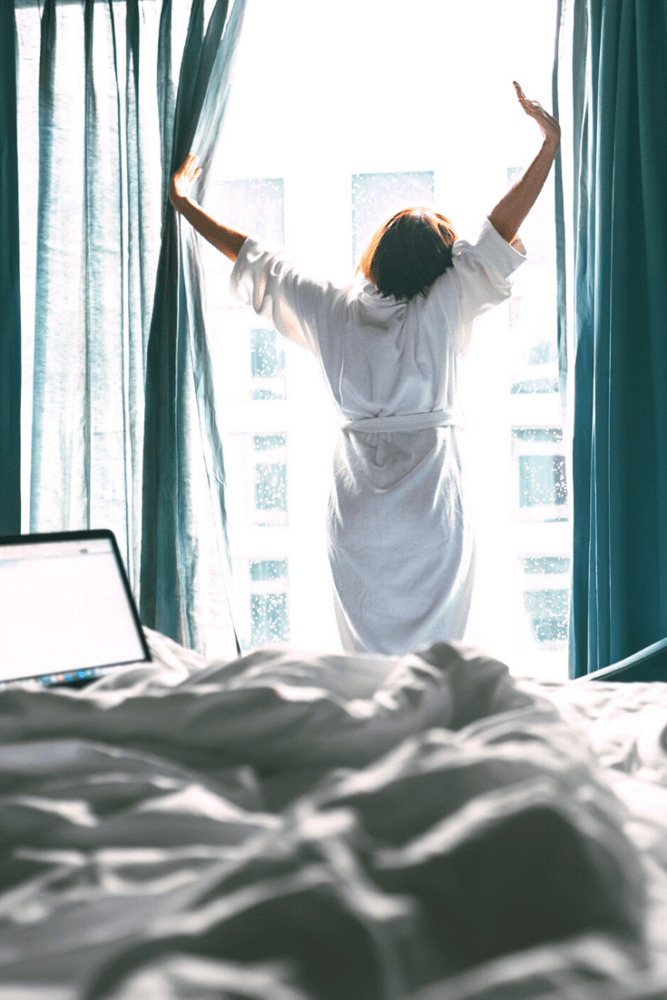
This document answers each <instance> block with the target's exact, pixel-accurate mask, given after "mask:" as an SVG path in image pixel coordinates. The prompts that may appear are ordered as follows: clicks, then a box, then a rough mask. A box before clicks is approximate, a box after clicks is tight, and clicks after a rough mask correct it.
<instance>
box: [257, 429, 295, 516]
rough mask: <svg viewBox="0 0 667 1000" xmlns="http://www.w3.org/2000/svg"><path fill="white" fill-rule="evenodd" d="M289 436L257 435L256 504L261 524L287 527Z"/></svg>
mask: <svg viewBox="0 0 667 1000" xmlns="http://www.w3.org/2000/svg"><path fill="white" fill-rule="evenodd" d="M286 443H287V437H286V435H285V434H255V435H254V436H253V447H254V450H255V477H254V505H255V512H256V513H255V519H256V523H257V524H263V525H276V524H287V448H286Z"/></svg>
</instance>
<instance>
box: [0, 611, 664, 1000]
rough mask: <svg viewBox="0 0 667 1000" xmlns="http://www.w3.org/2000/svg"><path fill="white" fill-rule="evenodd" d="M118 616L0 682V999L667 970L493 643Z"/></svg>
mask: <svg viewBox="0 0 667 1000" xmlns="http://www.w3.org/2000/svg"><path fill="white" fill-rule="evenodd" d="M146 633H147V637H148V639H149V642H150V645H151V648H152V652H153V656H154V663H153V664H152V665H151V666H150V667H142V668H140V669H130V670H126V671H120V672H119V673H117V674H116V675H114V676H113V677H108V678H104V679H102V680H100V681H97V682H96V683H95V684H92V685H90V686H89V687H88V688H85V689H83V690H80V691H67V690H45V691H29V690H26V689H25V688H22V687H20V686H16V687H14V688H9V689H6V690H4V691H2V692H0V795H1V799H0V849H1V850H2V861H1V868H0V984H1V985H0V1000H27V998H28V997H30V1000H47V998H48V1000H74V998H76V1000H93V998H113V1000H144V998H145V1000H209V998H210V1000H213V998H216V1000H220V998H226V997H229V998H232V997H233V998H234V1000H237V998H244V997H248V998H251V997H252V998H264V997H266V998H267V1000H268V998H269V997H270V998H271V1000H303V998H310V1000H357V998H358V1000H362V998H363V1000H407V998H415V1000H416V998H419V1000H492V998H493V1000H501V998H507V1000H510V998H511V1000H521V998H524V997H525V998H526V1000H528V998H531V1000H538V998H544V1000H547V998H549V1000H551V998H553V1000H555V998H557V997H558V998H566V997H571V998H573V1000H574V998H575V997H581V996H590V997H591V998H594V997H597V996H599V997H600V998H602V997H604V998H605V1000H613V998H614V997H619V998H620V997H623V998H624V1000H625V998H628V1000H629V998H630V997H635V998H638V997H639V996H641V997H649V996H656V997H658V996H667V987H666V988H665V990H664V992H662V993H660V992H655V990H656V989H660V988H661V987H660V986H656V985H655V978H654V977H653V976H652V973H651V971H650V968H649V962H648V956H647V954H646V948H645V944H646V942H645V917H646V908H647V890H646V884H645V882H646V879H645V869H644V867H643V866H642V864H641V860H640V856H639V852H638V850H637V848H636V846H635V845H634V844H633V843H632V841H631V839H630V838H629V837H628V835H627V832H626V831H625V828H624V825H625V824H627V820H628V809H627V807H626V806H624V804H623V803H622V802H621V800H620V799H619V797H618V796H617V795H616V794H615V793H614V791H613V790H612V788H611V787H610V784H609V783H608V781H607V780H606V779H605V777H604V775H603V773H602V771H601V770H600V768H599V766H598V762H597V760H596V756H595V754H594V752H593V750H592V748H591V745H590V743H589V742H588V740H587V738H586V736H585V734H584V733H583V732H582V731H581V727H573V726H571V725H569V724H567V723H566V722H565V721H564V720H563V718H562V717H561V715H560V714H559V712H558V710H557V709H556V708H555V707H554V704H553V702H552V701H550V700H547V699H545V698H543V697H541V695H540V694H539V692H538V691H537V690H532V689H530V688H529V687H526V686H521V685H519V684H517V683H516V682H515V681H514V680H513V679H512V678H511V677H510V674H509V672H508V670H507V668H506V667H505V666H504V665H503V664H501V663H499V662H497V661H495V660H492V659H490V658H489V657H486V656H484V655H483V654H482V653H480V652H479V651H478V650H474V649H470V648H467V647H464V646H461V645H458V644H452V645H446V644H439V645H436V646H433V647H431V648H430V649H428V650H425V651H422V652H420V653H419V654H414V655H410V656H404V657H384V656H372V655H356V656H316V655H312V654H304V653H298V652H294V651H285V650H283V649H277V648H276V649H271V648H267V649H263V650H259V651H257V652H256V653H253V654H252V655H250V656H246V657H243V658H240V659H238V660H234V661H232V662H228V663H220V662H216V663H206V662H205V661H204V660H202V659H201V658H200V657H197V656H196V654H193V653H189V652H187V651H186V650H183V649H182V648H181V647H179V646H177V645H176V644H175V643H172V642H171V641H170V640H167V639H165V638H164V637H163V636H160V635H158V634H157V633H154V632H151V631H150V630H148V629H146ZM663 985H664V983H663ZM582 990H583V991H584V992H582ZM651 990H653V992H651ZM577 991H579V992H577Z"/></svg>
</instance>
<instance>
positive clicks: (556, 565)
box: [522, 556, 570, 573]
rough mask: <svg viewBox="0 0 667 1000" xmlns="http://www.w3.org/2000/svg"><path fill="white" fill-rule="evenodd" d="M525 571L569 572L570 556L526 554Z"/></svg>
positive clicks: (524, 560)
mask: <svg viewBox="0 0 667 1000" xmlns="http://www.w3.org/2000/svg"><path fill="white" fill-rule="evenodd" d="M522 563H523V571H524V573H568V572H569V570H570V560H569V557H568V556H526V557H525V558H524V559H523V560H522Z"/></svg>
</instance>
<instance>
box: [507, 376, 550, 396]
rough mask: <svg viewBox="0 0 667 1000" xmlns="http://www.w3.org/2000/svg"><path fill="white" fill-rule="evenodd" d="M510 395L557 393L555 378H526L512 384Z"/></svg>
mask: <svg viewBox="0 0 667 1000" xmlns="http://www.w3.org/2000/svg"><path fill="white" fill-rule="evenodd" d="M510 392H511V393H512V395H517V394H518V393H523V392H558V379H557V378H528V379H524V380H523V381H521V382H514V384H513V385H512V388H511V389H510Z"/></svg>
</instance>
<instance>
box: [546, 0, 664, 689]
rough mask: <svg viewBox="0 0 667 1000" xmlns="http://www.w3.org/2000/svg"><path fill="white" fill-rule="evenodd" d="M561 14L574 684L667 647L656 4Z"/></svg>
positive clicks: (592, 1) (586, 2)
mask: <svg viewBox="0 0 667 1000" xmlns="http://www.w3.org/2000/svg"><path fill="white" fill-rule="evenodd" d="M563 14H564V17H563V27H562V31H563V32H565V33H566V34H567V39H566V42H567V47H570V48H571V64H569V65H568V63H565V62H564V63H562V64H561V69H560V73H561V76H562V77H563V79H562V80H561V83H562V86H563V88H564V89H569V88H570V87H571V88H572V97H571V101H572V140H571V149H570V150H569V156H570V157H571V170H572V176H573V182H572V192H573V194H572V198H573V205H572V216H571V218H572V231H571V249H572V257H573V272H572V273H573V281H572V290H571V300H572V323H571V329H570V342H571V358H572V361H571V364H570V373H571V374H570V397H571V398H572V399H573V407H572V409H573V430H574V434H573V490H574V555H573V578H572V605H571V607H572V617H571V627H570V673H571V676H580V675H582V674H585V673H587V672H589V671H591V670H596V669H598V668H600V667H605V666H607V665H609V664H610V663H615V662H617V661H619V660H621V659H623V658H625V657H627V656H629V655H631V654H633V653H635V652H637V651H638V650H641V649H643V648H644V647H646V646H648V645H650V644H652V643H654V642H656V641H658V640H661V639H664V638H665V637H666V636H667V392H666V391H665V386H666V385H667V337H666V335H665V334H666V331H667V283H666V282H665V274H666V273H667V225H666V222H667V187H666V185H665V177H666V176H667V129H666V128H665V108H666V107H667V7H666V6H665V3H664V2H663V0H574V2H572V3H571V4H565V9H564V12H563ZM569 72H571V81H570V80H566V79H564V77H565V74H566V73H569ZM564 221H565V223H566V224H567V225H566V227H567V229H568V234H569V225H570V223H569V214H566V216H565V220H564ZM560 266H561V281H562V280H563V277H564V272H563V267H564V261H563V260H561V262H560Z"/></svg>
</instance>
